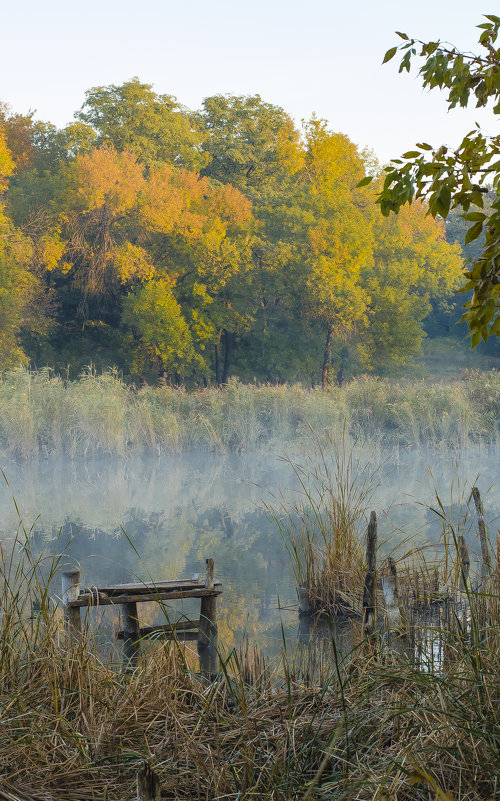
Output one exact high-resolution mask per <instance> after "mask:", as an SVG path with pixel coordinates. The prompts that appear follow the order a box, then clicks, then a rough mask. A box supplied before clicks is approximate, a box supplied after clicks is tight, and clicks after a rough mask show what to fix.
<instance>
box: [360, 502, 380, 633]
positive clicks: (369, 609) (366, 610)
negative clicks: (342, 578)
mask: <svg viewBox="0 0 500 801" xmlns="http://www.w3.org/2000/svg"><path fill="white" fill-rule="evenodd" d="M366 565H367V568H368V569H367V571H366V576H365V586H364V589H363V619H364V626H365V632H367V633H368V632H371V631H372V630H373V626H374V623H375V602H376V596H377V580H376V565H377V515H376V514H375V512H372V513H371V514H370V520H369V523H368V529H367V532H366Z"/></svg>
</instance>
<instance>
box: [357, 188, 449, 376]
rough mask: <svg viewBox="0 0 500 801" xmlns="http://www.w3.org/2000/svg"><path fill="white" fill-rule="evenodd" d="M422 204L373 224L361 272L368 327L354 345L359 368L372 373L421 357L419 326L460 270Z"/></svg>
mask: <svg viewBox="0 0 500 801" xmlns="http://www.w3.org/2000/svg"><path fill="white" fill-rule="evenodd" d="M427 212H428V210H427V208H426V206H425V204H423V203H422V202H415V203H414V204H413V205H412V206H409V207H406V208H404V209H402V210H401V213H400V214H399V215H398V216H397V217H396V216H391V217H389V218H385V217H382V216H380V215H378V214H377V215H375V216H374V219H373V243H374V245H373V260H372V262H371V263H370V265H369V266H368V267H367V268H365V269H364V270H363V271H362V283H363V286H364V288H365V289H366V292H367V294H368V295H369V298H370V301H369V304H368V310H367V312H368V315H367V316H368V324H367V325H366V326H365V327H364V330H363V331H362V335H361V338H360V342H359V345H358V347H359V350H360V357H361V363H362V364H363V366H364V367H365V368H368V369H376V370H378V371H380V370H384V369H387V368H391V367H393V368H394V367H398V366H399V367H402V366H405V365H408V363H410V362H411V360H412V358H413V357H414V356H417V355H418V354H419V353H420V352H421V348H422V339H423V336H424V331H423V326H422V321H423V320H424V319H425V317H426V316H427V315H428V314H429V312H430V310H431V300H433V301H435V302H440V301H443V300H445V299H447V298H450V297H451V296H452V294H453V292H454V291H455V290H456V289H457V287H458V286H459V283H460V277H461V274H462V268H463V259H462V254H461V249H460V247H459V245H458V244H454V245H450V244H449V243H448V242H447V241H446V237H445V228H444V224H443V223H442V222H439V221H437V220H434V218H433V217H432V216H430V215H429V214H428V213H427Z"/></svg>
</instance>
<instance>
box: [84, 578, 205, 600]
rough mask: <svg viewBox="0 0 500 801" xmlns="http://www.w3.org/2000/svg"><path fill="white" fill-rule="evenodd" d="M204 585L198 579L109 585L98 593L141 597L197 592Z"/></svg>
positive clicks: (98, 590)
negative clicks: (149, 594) (166, 593)
mask: <svg viewBox="0 0 500 801" xmlns="http://www.w3.org/2000/svg"><path fill="white" fill-rule="evenodd" d="M214 583H215V585H216V586H217V584H220V581H216V582H214ZM203 586H204V583H203V582H201V581H199V579H197V578H192V579H179V580H176V581H150V582H143V581H140V582H134V583H129V584H108V585H106V586H103V587H98V588H97V592H101V593H103V594H106V595H109V596H112V595H140V594H142V593H150V592H175V590H179V591H180V590H190V589H193V590H196V589H201V588H203Z"/></svg>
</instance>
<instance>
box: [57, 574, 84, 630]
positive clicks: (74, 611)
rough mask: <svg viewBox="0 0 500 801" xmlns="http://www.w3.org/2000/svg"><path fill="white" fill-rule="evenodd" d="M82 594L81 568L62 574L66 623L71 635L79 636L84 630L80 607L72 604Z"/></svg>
mask: <svg viewBox="0 0 500 801" xmlns="http://www.w3.org/2000/svg"><path fill="white" fill-rule="evenodd" d="M79 595H80V568H78V567H74V568H72V569H71V570H66V572H65V573H63V574H62V602H63V605H64V623H65V626H66V630H67V631H68V632H69V634H70V636H71V637H75V636H79V635H80V634H81V630H82V621H81V617H80V607H79V606H70V605H69V604H70V603H71V602H72V601H76V600H77V599H78V596H79Z"/></svg>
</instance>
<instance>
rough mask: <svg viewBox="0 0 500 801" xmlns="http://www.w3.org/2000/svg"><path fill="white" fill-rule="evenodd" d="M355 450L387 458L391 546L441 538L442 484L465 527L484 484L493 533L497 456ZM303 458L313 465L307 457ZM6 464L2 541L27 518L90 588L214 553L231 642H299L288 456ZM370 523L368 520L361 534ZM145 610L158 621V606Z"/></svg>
mask: <svg viewBox="0 0 500 801" xmlns="http://www.w3.org/2000/svg"><path fill="white" fill-rule="evenodd" d="M356 453H357V457H356V458H359V465H360V471H361V467H362V466H363V465H369V468H370V470H371V469H373V468H376V467H377V466H378V465H381V466H380V468H379V470H378V472H377V474H376V478H375V481H374V488H373V496H372V500H371V502H369V504H368V508H367V513H369V511H370V509H375V510H376V512H377V515H378V519H379V532H380V536H379V541H380V542H381V543H382V544H381V548H382V549H383V550H385V551H388V550H390V549H391V548H393V547H394V546H395V545H397V543H402V542H403V541H405V540H409V541H410V542H414V543H417V542H424V541H425V540H426V539H427V540H437V539H439V536H440V531H441V524H440V522H439V520H438V519H437V518H436V516H435V515H433V514H432V513H431V512H429V510H428V509H427V507H426V505H430V506H434V507H435V506H436V499H435V490H436V489H437V491H438V493H439V495H440V497H441V500H442V502H443V504H444V505H445V506H446V507H447V506H452V509H451V511H450V514H451V517H452V520H453V521H454V522H457V520H458V518H459V516H460V515H462V516H463V514H464V513H465V511H466V501H467V498H468V495H469V492H470V488H471V486H472V484H473V483H474V482H476V479H477V483H478V486H479V488H480V490H481V492H482V494H483V498H484V505H485V512H486V517H487V521H488V523H489V525H490V534H491V536H492V539H493V540H494V538H495V535H496V531H497V529H498V525H499V523H498V515H499V512H500V497H499V495H498V489H499V487H500V454H499V453H498V452H492V451H489V452H488V451H486V450H484V449H483V450H479V449H478V450H468V451H465V452H462V453H459V454H455V455H450V454H449V453H437V452H432V451H427V452H425V453H417V452H415V451H413V450H408V451H399V452H398V453H397V454H394V453H393V454H390V455H389V454H385V455H384V454H376V455H374V454H373V453H370V452H369V451H366V450H365V451H364V452H363V450H362V449H360V450H359V452H358V451H357V452H356ZM296 461H297V462H298V463H300V464H302V465H304V464H306V458H305V457H302V458H298V459H297V460H296ZM313 463H314V460H313ZM1 466H2V468H3V470H4V472H5V475H6V477H7V480H8V482H9V486H7V484H6V483H5V482H3V481H2V484H1V486H0V538H1V540H2V541H3V543H8V542H11V541H12V540H13V538H14V537H15V535H16V531H19V530H20V518H19V515H20V517H21V519H22V523H23V525H24V528H25V530H26V531H27V532H28V534H29V536H30V539H31V541H32V546H33V550H34V551H36V552H37V553H38V552H41V551H44V552H46V553H58V552H61V551H62V550H64V551H65V554H66V556H65V557H64V559H63V562H64V564H66V565H67V564H74V563H75V562H78V563H80V565H81V569H82V581H83V584H84V585H85V586H92V585H96V586H99V585H103V584H104V583H106V582H110V581H113V582H116V581H130V580H133V579H134V578H137V579H139V580H144V581H147V580H149V579H153V580H164V579H174V578H190V577H192V575H193V574H194V573H200V574H203V573H204V564H205V558H206V557H213V558H214V560H215V565H216V575H217V578H218V579H220V581H221V582H222V585H223V595H222V597H221V598H220V600H219V630H220V638H221V640H222V641H224V643H225V644H227V645H233V644H238V643H240V642H241V641H242V639H243V637H244V635H245V634H247V635H248V637H249V639H250V640H254V641H256V642H258V644H259V645H260V646H261V647H262V648H263V649H264V650H265V651H266V652H267V653H269V654H274V653H277V652H278V651H279V648H280V647H281V642H282V629H281V626H282V624H283V625H284V629H285V631H286V632H287V636H289V637H291V638H292V639H293V637H294V636H295V637H296V634H297V629H298V615H297V598H296V590H295V580H294V576H293V572H292V567H291V564H290V560H289V557H288V554H287V551H286V548H285V546H284V543H283V541H282V537H281V535H280V533H279V530H278V528H277V526H276V524H275V522H274V521H273V520H272V518H271V516H270V514H269V512H268V511H267V510H266V504H267V505H270V506H273V507H275V508H277V507H278V505H279V496H280V493H283V495H284V497H285V498H288V499H295V500H297V481H296V478H295V476H294V471H293V470H292V468H291V466H290V464H287V463H285V462H284V461H283V460H282V459H281V458H280V457H279V456H278V455H277V454H269V455H267V456H264V455H262V454H248V453H247V454H243V455H241V456H234V455H231V456H209V455H206V454H190V455H184V456H178V457H169V458H163V459H153V458H148V459H145V458H144V459H139V458H131V459H127V460H114V459H113V460H111V459H89V460H80V461H76V460H75V461H59V460H50V459H49V460H46V461H39V462H36V463H33V464H22V465H20V464H16V463H14V462H11V463H3V464H2V465H1ZM361 472H362V471H361ZM478 477H479V478H478ZM13 498H15V501H16V503H17V506H18V509H19V514H18V512H17V510H16V506H15V503H14V500H13ZM364 525H365V524H364V522H363V521H360V535H362V533H363V529H364ZM467 526H468V528H469V533H468V535H467V537H468V541H469V545H470V547H471V550H472V551H474V552H477V550H478V545H477V543H476V541H475V534H474V515H473V514H470V519H469V521H468V523H467ZM405 548H406V546H401V550H403V549H405ZM198 606H199V602H197V601H195V600H191V601H186V602H185V605H184V607H183V609H182V612H183V613H184V614H187V615H189V616H192V615H193V614H194V615H196V612H197V611H198ZM107 614H108V615H109V612H108V613H107ZM141 614H143V615H144V617H143V618H142V619H143V620H146V621H147V622H150V621H151V620H152V616H153V614H154V613H153V605H151V604H149V605H147V606H145V607H143V609H142V610H141Z"/></svg>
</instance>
